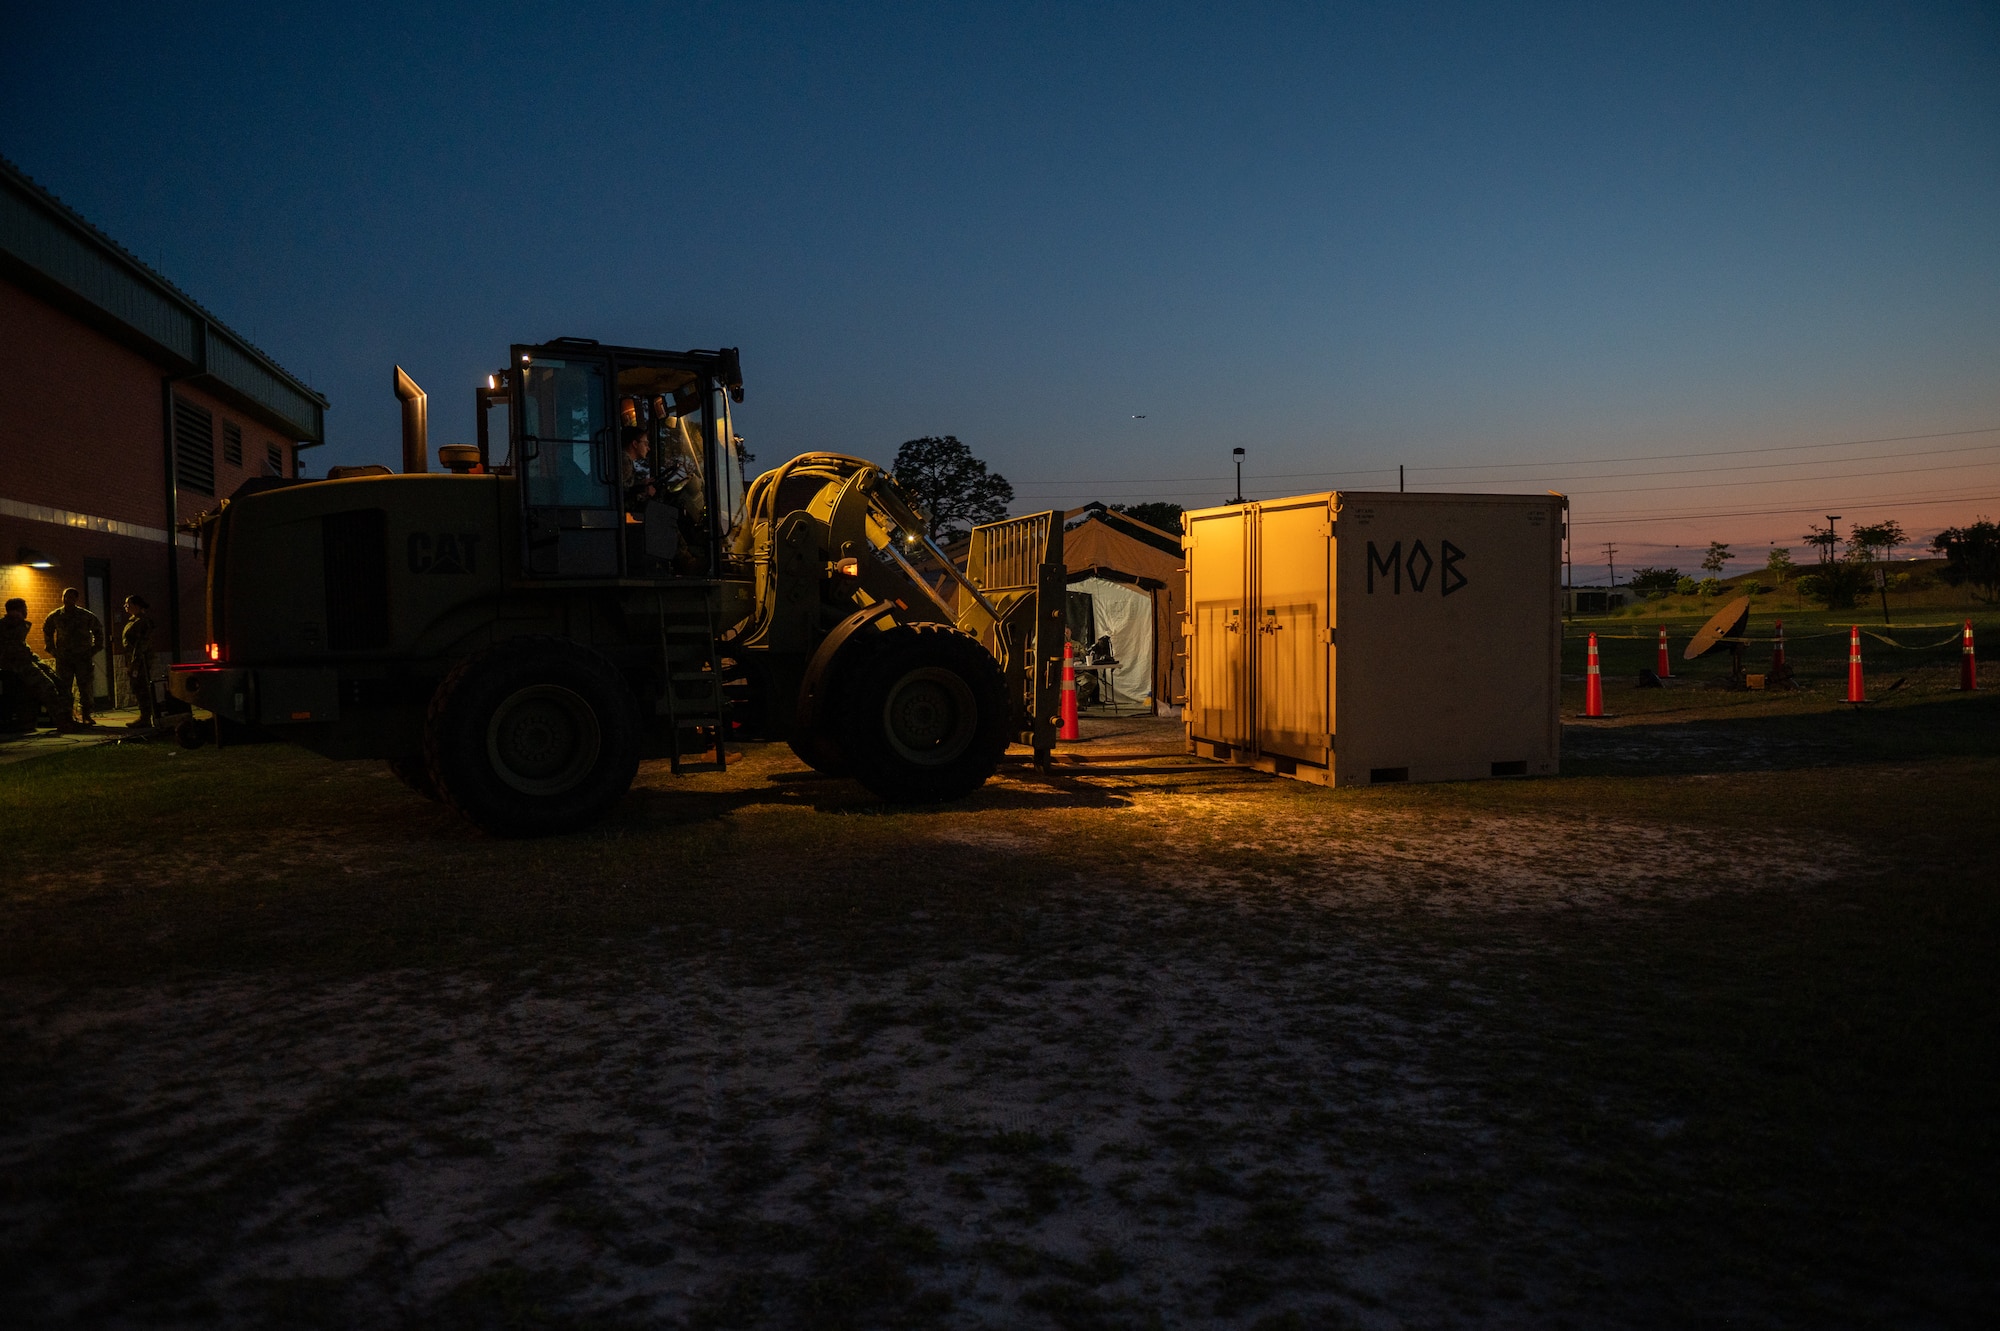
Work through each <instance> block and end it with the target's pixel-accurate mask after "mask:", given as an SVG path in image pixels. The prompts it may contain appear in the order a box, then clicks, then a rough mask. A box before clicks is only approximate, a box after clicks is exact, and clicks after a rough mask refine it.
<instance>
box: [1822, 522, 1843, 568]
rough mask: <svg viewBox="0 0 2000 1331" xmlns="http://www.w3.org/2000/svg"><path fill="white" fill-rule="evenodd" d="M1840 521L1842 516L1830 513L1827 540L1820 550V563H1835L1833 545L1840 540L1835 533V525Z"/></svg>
mask: <svg viewBox="0 0 2000 1331" xmlns="http://www.w3.org/2000/svg"><path fill="white" fill-rule="evenodd" d="M1838 521H1840V514H1838V513H1829V514H1827V515H1826V540H1825V542H1823V543H1822V544H1821V545H1820V548H1819V562H1820V563H1822V564H1831V563H1832V562H1833V543H1834V542H1835V541H1837V540H1839V539H1840V537H1839V536H1837V535H1836V534H1835V533H1834V529H1833V524H1834V523H1836V522H1838Z"/></svg>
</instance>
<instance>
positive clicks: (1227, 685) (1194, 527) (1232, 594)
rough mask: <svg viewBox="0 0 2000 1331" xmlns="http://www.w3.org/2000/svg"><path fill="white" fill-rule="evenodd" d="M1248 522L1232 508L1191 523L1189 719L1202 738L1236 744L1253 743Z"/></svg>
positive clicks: (1189, 554)
mask: <svg viewBox="0 0 2000 1331" xmlns="http://www.w3.org/2000/svg"><path fill="white" fill-rule="evenodd" d="M1246 522H1247V513H1246V512H1245V511H1243V510H1227V511H1224V512H1220V513H1216V514H1214V515H1212V516H1209V515H1201V516H1195V517H1193V518H1191V519H1190V521H1189V523H1188V539H1189V542H1190V548H1189V550H1188V603H1189V609H1190V610H1191V611H1192V613H1193V615H1194V641H1193V649H1192V655H1191V657H1190V659H1189V661H1188V719H1189V722H1190V724H1191V726H1192V733H1193V734H1194V736H1195V737H1196V738H1197V739H1205V740H1209V741H1212V742H1214V743H1217V744H1228V745H1231V746H1232V747H1242V746H1247V745H1248V744H1249V742H1250V726H1249V701H1250V696H1249V695H1250V671H1249V652H1248V649H1247V644H1248V641H1249V639H1250V637H1251V636H1252V634H1251V631H1250V629H1249V628H1248V626H1247V623H1246V621H1247V620H1248V619H1249V614H1248V610H1249V606H1248V600H1247V598H1246V596H1245V594H1244V593H1245V589H1246V587H1247V586H1248V584H1249V572H1250V570H1249V557H1250V548H1249V542H1248V541H1247V540H1246V538H1245V533H1246V531H1247V527H1246Z"/></svg>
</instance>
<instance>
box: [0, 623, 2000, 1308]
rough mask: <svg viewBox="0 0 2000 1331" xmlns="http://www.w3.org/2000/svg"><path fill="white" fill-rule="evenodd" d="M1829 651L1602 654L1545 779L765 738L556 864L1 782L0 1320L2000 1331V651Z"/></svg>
mask: <svg viewBox="0 0 2000 1331" xmlns="http://www.w3.org/2000/svg"><path fill="white" fill-rule="evenodd" d="M1759 623H1760V624H1761V621H1759ZM1791 623H1792V621H1791V620H1790V618H1789V617H1788V619H1787V627H1788V629H1789V628H1790V627H1791ZM1623 624H1624V626H1625V631H1628V632H1629V631H1631V630H1630V626H1631V624H1632V621H1631V620H1629V619H1628V620H1625V621H1623ZM1644 627H1646V628H1647V629H1648V630H1650V627H1651V625H1650V624H1647V625H1645V626H1644ZM1585 628H1587V626H1584V625H1578V626H1577V630H1582V629H1585ZM1930 636H1931V637H1940V636H1942V634H1941V632H1937V633H1932V634H1931V635H1930ZM1919 640H1920V639H1919V637H1918V636H1917V635H1913V636H1912V637H1911V639H1910V641H1911V642H1912V643H1915V642H1918V641H1919ZM1921 640H1922V641H1929V639H1928V638H1923V639H1921ZM1985 640H1986V641H1988V642H1992V643H1994V644H1996V646H2000V626H1996V629H1995V630H1994V631H1993V633H1992V634H1990V635H1989V636H1988V637H1987V638H1986V639H1985ZM1581 641H1582V640H1581V638H1580V637H1579V638H1574V639H1571V640H1568V641H1566V651H1567V652H1568V653H1569V655H1570V656H1572V657H1573V658H1574V659H1573V660H1570V661H1567V662H1566V669H1568V670H1569V671H1570V672H1571V673H1572V674H1580V672H1581V668H1582V659H1581ZM1838 647H1839V651H1838V654H1837V657H1836V656H1835V655H1832V654H1829V655H1827V656H1826V657H1825V658H1824V659H1822V658H1821V657H1820V656H1819V655H1818V654H1817V652H1816V651H1807V652H1806V653H1805V659H1804V660H1803V661H1802V662H1801V664H1802V665H1803V666H1804V669H1803V670H1802V673H1803V674H1804V676H1805V679H1804V681H1803V682H1804V683H1805V685H1806V687H1805V688H1803V689H1802V690H1800V691H1798V692H1795V693H1788V694H1729V693H1721V692H1717V691H1713V690H1709V689H1705V688H1702V687H1701V686H1700V685H1701V683H1702V679H1703V673H1704V672H1712V671H1714V670H1715V669H1716V667H1715V666H1714V665H1713V663H1710V662H1706V661H1704V662H1699V663H1695V667H1697V668H1695V669H1691V670H1690V672H1689V674H1688V675H1687V676H1685V677H1683V678H1682V679H1679V680H1676V681H1673V682H1672V683H1671V684H1670V686H1669V687H1668V688H1666V689H1661V690H1648V691H1640V690H1636V689H1634V688H1633V687H1632V686H1631V680H1630V677H1629V676H1630V675H1631V674H1636V671H1637V668H1638V666H1639V665H1641V664H1644V665H1650V664H1652V660H1651V645H1650V642H1639V641H1636V640H1634V641H1626V640H1619V641H1618V645H1617V646H1616V647H1615V649H1614V648H1611V647H1610V646H1609V645H1607V651H1608V652H1611V651H1614V650H1615V651H1616V652H1626V651H1628V650H1629V651H1630V652H1631V653H1632V659H1631V660H1630V661H1629V662H1628V661H1627V660H1625V658H1624V657H1622V656H1619V657H1616V671H1615V672H1614V671H1613V668H1612V663H1611V661H1609V660H1608V661H1607V664H1606V671H1607V692H1608V695H1609V699H1608V701H1609V707H1608V710H1609V711H1611V712H1612V713H1613V715H1612V716H1611V717H1609V718H1607V719H1606V720H1604V721H1593V722H1585V721H1582V720H1580V719H1576V720H1572V721H1571V722H1570V724H1568V725H1566V728H1565V736H1564V745H1565V751H1564V772H1565V775H1564V776H1563V777H1561V778H1559V779H1550V780H1535V781H1529V780H1520V781H1500V782H1483V783H1474V784H1464V785H1436V786H1391V787H1380V788H1372V789H1362V790H1341V791H1328V790H1323V789H1319V788H1317V787H1312V786H1307V785H1303V784H1300V783H1295V782H1288V781H1283V780H1278V779H1274V778H1265V777H1262V776H1258V775H1254V774H1248V773H1244V772H1240V771H1236V770H1233V769H1228V768H1223V767H1218V766H1215V765H1208V764H1198V763H1194V762H1192V761H1189V760H1185V759H1181V758H1176V757H1167V756H1162V757H1159V758H1156V759H1151V760H1143V761H1136V762H1133V763H1129V764H1126V765H1125V766H1124V767H1122V768H1117V767H1114V768H1109V769H1107V770H1105V771H1102V772H1098V773H1095V774H1092V775H1088V776H1084V775H1071V776H1065V777H1061V778H1055V779H1044V778H1041V777H1036V776H1033V775H1031V774H1029V773H1028V772H1027V771H1026V769H1024V768H1021V767H1018V766H1016V767H1010V768H1009V769H1007V773H1008V774H1006V775H1004V776H1003V777H1001V778H999V779H996V780H995V781H994V782H993V783H991V784H990V785H989V786H988V787H987V788H986V789H985V790H984V791H982V792H981V793H980V794H979V796H978V797H976V798H975V799H974V800H972V801H969V802H968V803H966V804H963V805H957V806H951V807H947V808H942V809H934V810H922V811H909V810H902V811H898V810H890V809H884V808H882V807H879V806H877V805H874V804H872V803H870V802H869V801H867V800H866V799H865V798H864V797H863V796H862V794H861V792H860V791H859V790H858V788H856V787H854V786H852V785H850V784H849V783H846V782H842V781H835V780H827V779H823V778H819V777H816V776H814V775H812V774H811V773H808V772H805V771H803V770H802V769H801V768H800V767H799V766H798V765H797V763H796V762H795V761H794V760H792V758H791V756H790V754H789V753H788V752H787V751H785V750H783V749H782V748H776V749H774V748H769V747H763V746H753V747H752V748H750V750H749V751H748V752H747V753H746V754H745V755H744V757H743V759H742V761H741V762H739V763H738V764H737V765H736V766H734V767H733V768H732V770H731V771H729V772H728V773H726V774H708V775H701V776H691V777H685V778H674V777H671V776H669V775H667V774H666V773H665V771H664V770H659V769H655V768H653V767H652V766H649V767H648V768H647V769H646V770H645V771H643V772H642V774H641V781H640V789H638V790H637V791H636V792H635V793H634V794H633V796H632V797H631V798H630V799H629V800H628V801H627V802H626V804H625V805H624V806H623V807H622V808H621V809H620V810H619V812H618V814H617V815H616V816H615V817H614V818H612V819H611V820H610V821H609V822H608V823H606V824H605V825H603V826H601V827H600V828H598V829H596V830H594V831H592V832H591V833H589V834H587V835H581V836H576V837H571V838H566V839H562V840H558V841H549V842H538V843H526V844H521V843H503V842H496V841H491V840H487V839H484V838H482V837H480V836H479V835H478V834H476V833H474V832H473V831H471V830H470V829H469V828H467V827H466V826H465V825H463V824H461V823H459V822H458V821H457V820H455V819H454V818H452V817H451V816H450V815H449V814H447V813H445V812H444V811H442V810H440V809H439V808H438V807H436V806H434V805H430V804H426V803H425V802H423V801H422V800H420V799H418V798H416V797H414V796H412V795H410V794H408V793H407V792H405V791H404V790H403V788H402V787H401V786H399V785H398V784H396V782H395V781H394V780H393V779H392V778H390V777H389V776H388V775H387V773H386V772H384V771H382V770H381V769H380V768H378V767H375V766H372V765H367V764H347V765H336V764H332V763H327V762H324V761H322V760H319V759H317V758H314V757H311V756H309V755H305V754H302V753H299V752H295V751H292V750H289V749H284V748H277V747H256V748H243V749H232V750H225V751H223V752H221V753H217V752H216V751H214V750H213V749H210V750H203V751H200V752H195V753H186V752H182V751H180V750H178V749H175V748H172V747H169V746H166V745H157V744H155V745H120V746H116V747H104V748H97V749H92V750H88V751H83V752H76V753H70V754H65V755H61V756H56V757H50V758H44V759H36V760H33V761H30V762H23V763H18V764H14V765H12V766H7V767H0V837H4V844H5V845H6V847H7V849H6V851H5V855H6V866H7V870H8V872H7V874H6V876H5V885H4V899H0V1060H4V1066H5V1068H6V1070H7V1075H6V1076H5V1077H4V1078H0V1170H4V1179H5V1188H4V1192H0V1298H4V1305H0V1311H4V1312H5V1314H6V1316H7V1320H8V1321H9V1323H10V1324H14V1325H29V1324H37V1325H56V1326H61V1325H90V1326H103V1325H131V1326H163V1325H175V1326H178V1325H205V1324H212V1323H215V1322H218V1321H220V1322H227V1323H233V1324H239V1325H273V1326H361V1325H368V1326H376V1325H386V1324H396V1323H407V1324H412V1325H423V1326H445V1327H486V1326H495V1327H580V1326H643V1325H685V1326H691V1327H726V1326H760V1325H776V1326H814V1327H847V1326H852V1327H877V1326H927V1325H941V1326H976V1325H991V1326H1045V1327H1118V1326H1134V1327H1143V1326H1181V1325H1227V1326H1241V1327H1265V1328H1276V1327H1322V1326H1368V1327H1398V1326H1411V1327H1436V1326H1468V1327H1471V1326H1523V1327H1547V1326H1577V1327H1602V1326H1660V1327H1687V1326H1707V1325H1715V1326H1722V1325H1728V1326H1799V1327H1832V1326H1899V1327H1904V1326H1972V1325H1986V1324H1988V1322H1989V1319H1990V1317H1991V1308H1992V1306H1993V1299H1994V1295H1995V1292H1996V1288H2000V1261H1996V1255H1995V1254H1996V1250H1995V1246H1994V1243H1993V1239H1992V1235H1993V1233H1994V1232H1995V1231H1996V1220H2000V1216H1996V1214H1995V1212H1996V1202H1995V1198H1996V1197H2000V1163H1996V1162H2000V1131H1996V1125H2000V1069H1996V1060H1995V1057H1994V1055H1995V1051H1996V1049H2000V1020H1996V1017H2000V984H1996V980H1995V962H1994V959H1995V957H1996V955H2000V818H1996V816H1995V815H1996V811H2000V692H1997V691H1996V690H2000V677H1996V675H1995V672H1993V671H1992V670H1989V671H1988V672H1986V678H1985V680H1984V683H1985V685H1986V689H1987V691H1985V692H1982V693H1978V694H1969V695H1968V694H1960V693H1958V692H1956V691H1955V690H1954V689H1953V687H1952V685H1953V684H1955V682H1956V674H1955V670H1956V657H1955V656H1953V655H1951V654H1950V653H1942V652H1940V653H1935V654H1924V653H1909V654H1908V655H1909V660H1908V661H1907V662H1906V663H1904V664H1901V665H1896V666H1888V665H1885V666H1883V667H1881V668H1880V670H1879V671H1877V670H1875V669H1874V668H1873V667H1871V675H1870V681H1871V686H1872V687H1873V686H1879V687H1886V686H1887V684H1888V683H1889V682H1890V680H1892V679H1894V678H1897V677H1899V676H1900V677H1902V678H1903V679H1904V680H1905V683H1904V685H1903V686H1902V687H1901V688H1898V689H1896V690H1895V691H1894V692H1892V693H1889V694H1887V695H1886V696H1884V697H1883V699H1882V701H1881V702H1880V703H1879V704H1877V705H1875V706H1871V707H1868V708H1863V709H1850V708H1846V707H1843V706H1841V705H1839V704H1838V703H1837V702H1836V701H1834V700H1835V699H1836V698H1837V697H1838V691H1837V676H1838V672H1839V671H1840V670H1841V669H1844V660H1845V641H1844V638H1843V639H1842V640H1840V642H1839V643H1838ZM1642 649H1643V650H1642ZM1882 651H1883V653H1884V659H1885V660H1886V659H1887V654H1888V653H1889V651H1890V649H1889V648H1887V647H1886V646H1884V647H1883V648H1882ZM1795 659H1797V658H1795ZM1751 668H1752V669H1758V668H1760V667H1759V666H1758V665H1757V664H1756V663H1755V662H1754V661H1753V663H1752V666H1751ZM1566 688H1567V691H1568V697H1567V700H1566V707H1567V710H1568V711H1570V712H1572V713H1574V712H1575V711H1577V710H1580V705H1581V684H1580V682H1579V681H1577V680H1574V679H1572V680H1571V681H1570V682H1569V683H1568V684H1567V685H1566ZM1096 730H1097V735H1096V738H1095V741H1094V743H1095V745H1096V747H1098V748H1101V749H1114V750H1116V751H1118V752H1125V753H1131V752H1141V751H1148V750H1152V751H1159V752H1161V753H1163V754H1164V753H1167V752H1168V751H1171V750H1172V749H1173V748H1174V747H1176V741H1177V739H1178V727H1177V726H1175V725H1172V724H1171V723H1162V722H1155V721H1140V722H1128V723H1109V722H1107V723H1099V724H1098V725H1097V726H1096Z"/></svg>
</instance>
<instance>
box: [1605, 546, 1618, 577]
mask: <svg viewBox="0 0 2000 1331" xmlns="http://www.w3.org/2000/svg"><path fill="white" fill-rule="evenodd" d="M1617 558H1618V547H1617V546H1615V545H1613V544H1611V542H1609V541H1606V542H1605V543H1604V566H1605V567H1606V568H1608V569H1610V570H1611V585H1612V586H1613V587H1616V586H1617V585H1618V565H1617V564H1616V563H1614V562H1613V561H1614V560H1616V559H1617Z"/></svg>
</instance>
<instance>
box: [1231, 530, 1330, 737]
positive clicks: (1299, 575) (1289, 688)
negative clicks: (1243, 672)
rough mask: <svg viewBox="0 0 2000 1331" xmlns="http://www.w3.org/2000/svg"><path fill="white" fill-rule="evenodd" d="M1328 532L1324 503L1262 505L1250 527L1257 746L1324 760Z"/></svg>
mask: <svg viewBox="0 0 2000 1331" xmlns="http://www.w3.org/2000/svg"><path fill="white" fill-rule="evenodd" d="M1331 536H1332V529H1331V526H1330V509H1329V507H1328V504H1327V501H1326V499H1325V498H1324V497H1323V496H1316V497H1314V498H1313V499H1311V500H1309V501H1306V502H1303V503H1298V504H1276V505H1274V504H1265V505H1263V507H1262V509H1261V511H1260V513H1259V515H1258V523H1257V558H1256V568H1257V583H1258V585H1257V596H1256V600H1255V610H1254V619H1255V628H1254V629H1253V631H1252V632H1251V635H1250V640H1251V643H1252V646H1253V648H1254V650H1255V652H1256V655H1257V747H1258V749H1259V751H1260V752H1263V753H1276V754H1283V755H1285V756H1286V757H1290V758H1303V759H1305V760H1307V761H1308V762H1315V763H1324V762H1326V761H1327V732H1328V731H1329V730H1330V729H1331V728H1332V727H1331V724H1330V722H1329V719H1328V718H1329V716H1330V715H1331V708H1330V705H1329V704H1330V702H1331V698H1330V696H1329V692H1328V686H1329V672H1328V669H1327V658H1328V654H1329V642H1328V633H1327V629H1328V628H1329V626H1330V625H1331V622H1332V616H1331V611H1332V570H1333V566H1332V558H1331V555H1332V540H1331Z"/></svg>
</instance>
